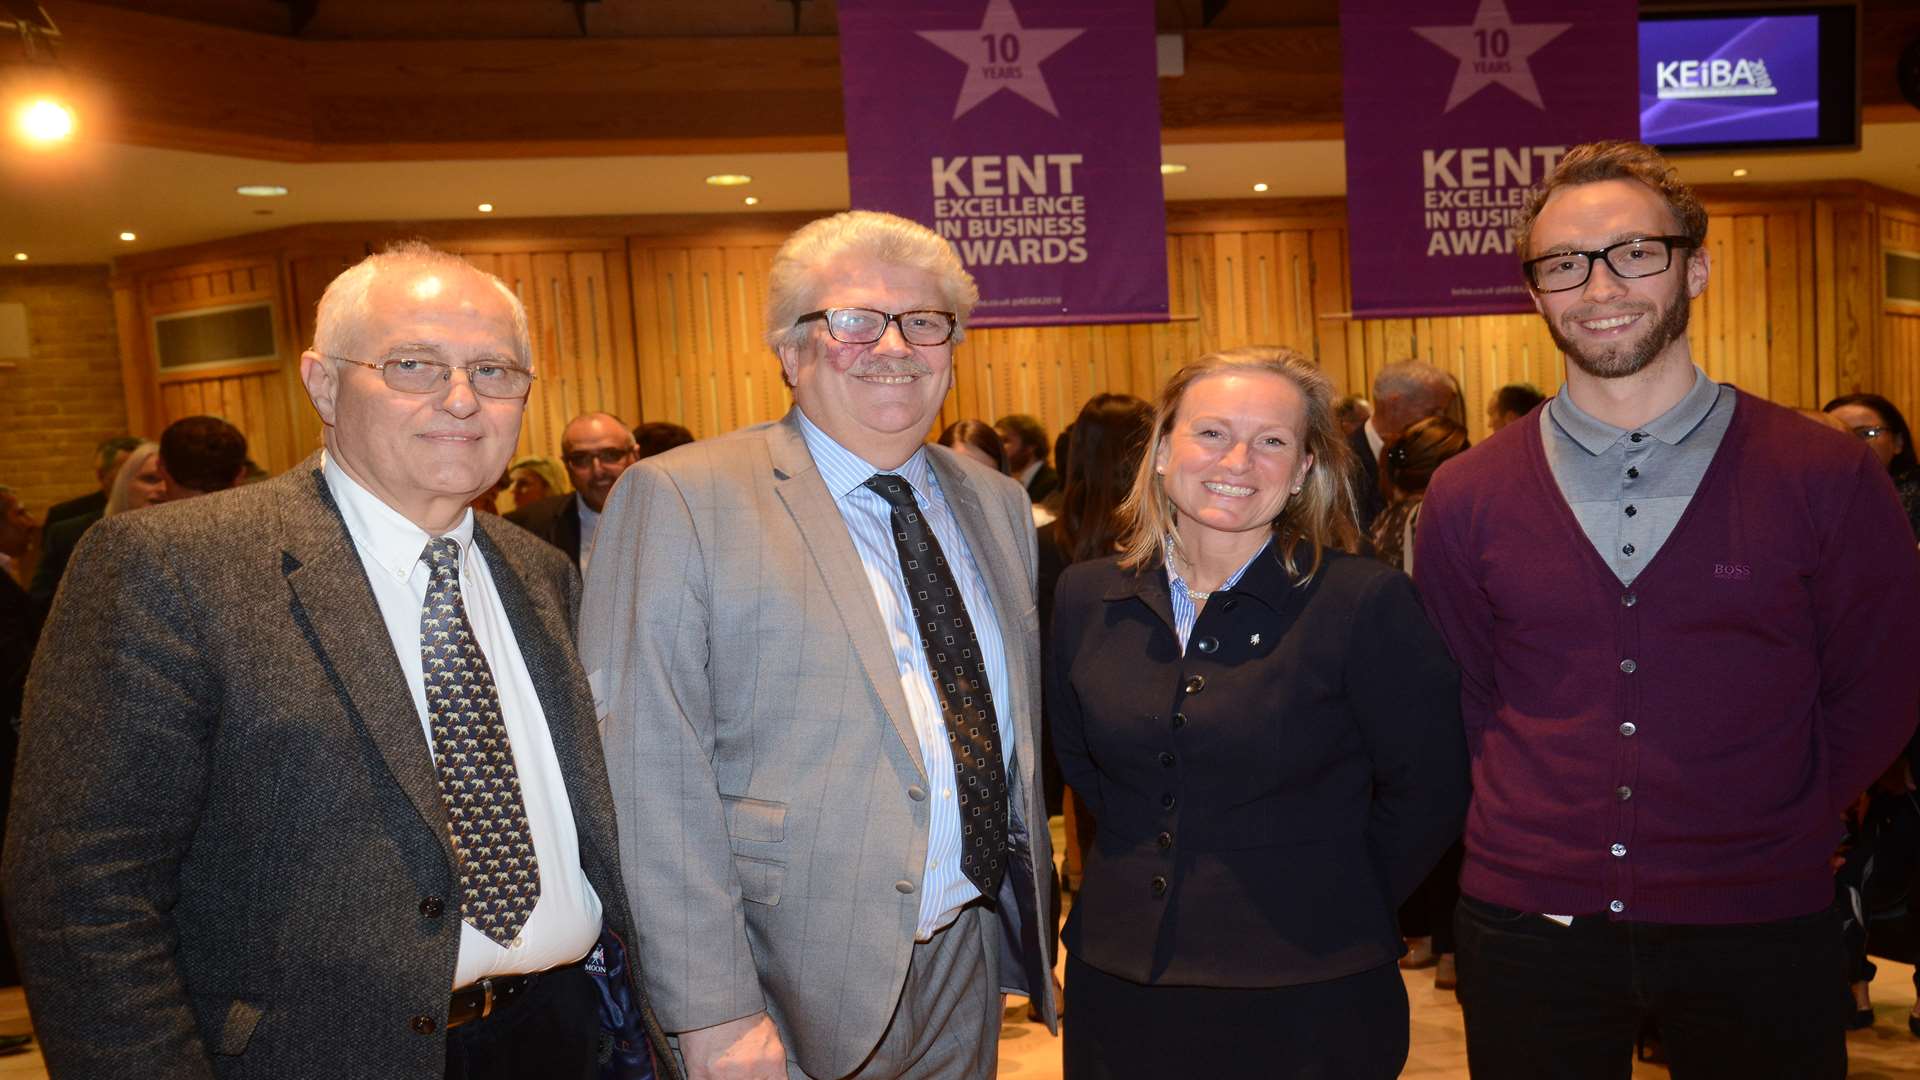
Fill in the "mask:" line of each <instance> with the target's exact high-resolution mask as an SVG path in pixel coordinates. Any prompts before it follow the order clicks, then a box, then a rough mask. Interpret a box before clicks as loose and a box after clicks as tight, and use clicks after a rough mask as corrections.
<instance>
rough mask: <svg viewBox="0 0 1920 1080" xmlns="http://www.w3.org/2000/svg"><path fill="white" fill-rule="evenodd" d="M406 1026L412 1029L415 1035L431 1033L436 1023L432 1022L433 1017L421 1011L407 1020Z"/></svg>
mask: <svg viewBox="0 0 1920 1080" xmlns="http://www.w3.org/2000/svg"><path fill="white" fill-rule="evenodd" d="M407 1026H408V1027H410V1028H412V1029H413V1033H414V1034H415V1035H431V1034H433V1029H434V1028H435V1027H437V1026H438V1025H436V1024H435V1023H434V1022H433V1017H431V1016H428V1015H427V1014H426V1013H421V1014H420V1015H419V1016H416V1017H414V1018H413V1019H411V1020H409V1021H407Z"/></svg>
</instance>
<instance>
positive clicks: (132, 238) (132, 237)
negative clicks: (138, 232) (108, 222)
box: [120, 232, 140, 243]
mask: <svg viewBox="0 0 1920 1080" xmlns="http://www.w3.org/2000/svg"><path fill="white" fill-rule="evenodd" d="M120 239H122V240H125V241H126V242H128V243H132V242H133V241H135V240H138V239H140V238H139V237H137V236H135V235H133V234H132V233H130V232H123V233H121V234H120Z"/></svg>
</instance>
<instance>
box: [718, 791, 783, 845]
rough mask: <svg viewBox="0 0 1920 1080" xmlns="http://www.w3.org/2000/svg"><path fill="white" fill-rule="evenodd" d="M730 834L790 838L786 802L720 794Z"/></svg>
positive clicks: (772, 840) (761, 838)
mask: <svg viewBox="0 0 1920 1080" xmlns="http://www.w3.org/2000/svg"><path fill="white" fill-rule="evenodd" d="M720 806H721V808H722V809H723V810H724V811H725V812H726V815H727V835H728V836H730V837H732V838H734V839H735V840H751V841H755V842H757V843H763V844H777V843H779V842H780V841H782V840H785V839H786V838H787V804H786V803H777V802H769V801H768V800H766V799H749V798H745V797H743V796H738V795H722V796H720Z"/></svg>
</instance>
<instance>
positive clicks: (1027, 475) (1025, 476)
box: [1019, 458, 1046, 487]
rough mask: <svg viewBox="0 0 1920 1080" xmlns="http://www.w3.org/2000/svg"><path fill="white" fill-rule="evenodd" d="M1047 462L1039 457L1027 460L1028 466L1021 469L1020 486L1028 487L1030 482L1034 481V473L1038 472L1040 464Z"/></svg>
mask: <svg viewBox="0 0 1920 1080" xmlns="http://www.w3.org/2000/svg"><path fill="white" fill-rule="evenodd" d="M1045 464H1046V462H1044V461H1041V460H1040V459H1039V458H1035V459H1033V460H1032V461H1029V462H1027V467H1026V468H1024V469H1021V470H1020V478H1019V479H1020V486H1021V487H1026V486H1027V485H1028V484H1031V483H1033V477H1034V474H1036V473H1038V472H1039V471H1040V466H1042V465H1045Z"/></svg>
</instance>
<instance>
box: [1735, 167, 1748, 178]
mask: <svg viewBox="0 0 1920 1080" xmlns="http://www.w3.org/2000/svg"><path fill="white" fill-rule="evenodd" d="M1733 175H1735V176H1745V175H1747V170H1745V169H1735V170H1733Z"/></svg>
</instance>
